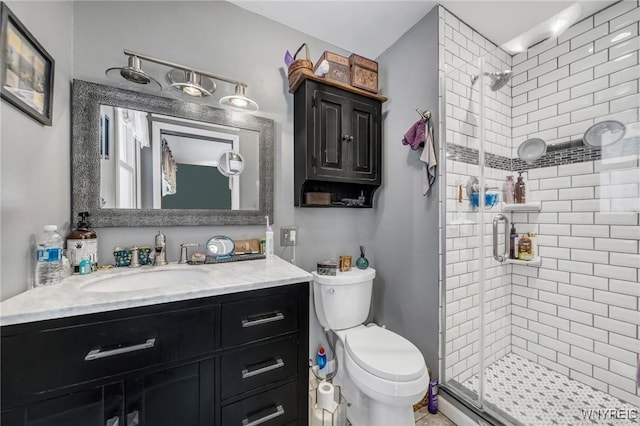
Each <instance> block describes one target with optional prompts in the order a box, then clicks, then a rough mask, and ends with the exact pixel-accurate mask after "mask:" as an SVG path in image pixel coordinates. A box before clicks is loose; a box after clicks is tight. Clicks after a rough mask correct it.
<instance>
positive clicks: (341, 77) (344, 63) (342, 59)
mask: <svg viewBox="0 0 640 426" xmlns="http://www.w3.org/2000/svg"><path fill="white" fill-rule="evenodd" d="M325 59H326V60H327V62H329V72H328V73H326V74H325V76H324V78H326V79H328V80H334V81H339V82H340V83H344V84H350V83H351V76H350V75H349V58H347V57H346V56H342V55H338V54H337V53H333V52H329V51H328V50H325V51H324V53H323V54H322V56H320V59H318V61H317V62H316V66H315V68H314V69H313V71H314V72H315V71H316V69H317V68H318V66H319V65H320V63H321V62H322V61H323V60H325Z"/></svg>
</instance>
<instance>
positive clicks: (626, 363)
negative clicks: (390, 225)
mask: <svg viewBox="0 0 640 426" xmlns="http://www.w3.org/2000/svg"><path fill="white" fill-rule="evenodd" d="M639 18H640V9H639V8H638V3H637V2H635V1H634V2H629V1H625V2H620V3H617V4H615V5H613V6H611V7H609V8H607V9H604V10H602V11H600V12H599V13H597V14H595V15H594V16H591V17H589V18H587V19H586V20H584V21H581V22H580V23H578V24H576V25H574V26H573V27H571V28H570V29H569V30H568V31H567V32H565V34H563V35H562V36H561V37H560V38H559V39H557V40H554V41H551V42H543V43H540V44H538V45H537V46H534V47H533V48H531V49H529V51H528V52H526V53H524V54H519V55H515V56H513V57H511V56H508V55H507V54H506V53H504V52H502V51H501V50H499V49H497V48H496V47H495V46H494V45H493V44H492V43H491V42H489V41H488V40H486V39H484V37H482V36H481V35H480V34H478V33H477V32H475V31H473V30H472V29H470V28H469V27H467V26H466V25H465V24H464V23H463V22H461V21H460V20H458V19H457V18H456V17H455V16H454V15H452V14H450V13H449V12H448V11H446V10H445V9H444V8H442V7H440V68H441V76H445V77H444V79H445V87H444V88H441V91H442V92H441V96H442V104H441V109H442V110H445V108H446V118H445V120H446V122H445V123H441V124H443V126H446V140H447V144H448V147H444V148H443V147H441V148H442V151H441V153H440V154H441V158H442V157H443V156H444V155H447V163H446V176H441V177H446V180H445V185H446V188H445V189H446V194H447V197H446V200H445V201H444V202H445V203H446V212H447V215H446V224H441V226H442V227H443V228H442V229H443V231H442V232H446V237H447V238H446V247H445V249H446V266H445V270H443V271H441V275H440V276H443V274H446V302H447V306H446V324H445V325H444V326H445V329H446V333H445V339H446V341H445V347H444V348H442V349H441V350H442V351H443V353H442V354H441V355H442V357H445V358H446V359H445V361H446V367H447V370H446V377H447V380H452V379H453V380H456V381H458V382H462V381H464V380H466V378H468V377H469V376H470V375H473V374H477V372H478V371H477V370H478V366H479V359H478V350H479V343H478V333H479V331H478V323H479V318H478V301H479V293H478V291H479V284H478V283H479V262H478V260H477V259H478V258H479V253H480V249H479V247H478V246H479V241H478V240H479V237H478V235H479V232H480V230H481V229H480V227H479V226H478V225H464V224H463V225H456V224H455V222H454V221H456V220H457V221H462V220H465V219H467V220H472V221H474V222H476V223H477V219H478V213H477V212H473V211H472V210H471V209H470V208H469V205H468V201H467V200H465V203H463V204H462V206H460V205H458V203H457V195H458V191H457V185H458V184H459V183H465V182H466V181H467V180H468V178H469V176H473V175H475V176H478V172H479V169H478V166H477V150H478V149H479V146H478V127H479V126H478V120H479V115H478V108H479V102H478V96H479V93H478V90H477V87H478V83H477V82H476V84H475V85H473V88H472V87H471V81H470V77H469V75H475V74H474V73H477V67H476V64H474V63H473V61H472V63H468V61H470V60H473V59H475V58H477V57H478V56H484V57H485V58H486V60H487V64H488V67H489V68H490V69H489V70H488V71H489V72H492V71H497V70H502V69H509V68H512V69H513V72H514V75H513V79H512V81H511V84H512V87H509V86H506V87H505V88H503V89H501V90H500V91H498V92H497V93H496V92H491V91H490V90H487V91H486V93H487V95H488V97H489V100H488V101H487V109H488V112H487V114H486V118H487V124H486V127H487V132H488V133H493V134H491V135H489V134H488V135H487V138H486V144H485V146H484V148H485V151H486V152H487V155H486V157H485V161H486V162H487V165H489V166H490V167H487V168H486V179H487V185H489V186H500V187H502V185H503V182H504V180H505V176H506V175H507V174H511V172H509V171H508V169H509V167H505V157H506V159H509V158H510V159H512V165H511V168H512V169H520V168H526V169H529V179H528V182H527V189H528V196H529V199H531V200H540V201H541V202H542V210H541V212H539V213H512V214H510V217H511V219H512V220H513V221H515V222H516V224H517V228H518V232H519V233H522V232H528V231H531V232H535V233H537V234H538V235H539V237H538V243H539V248H540V256H541V259H542V266H541V267H540V268H532V267H527V266H518V265H513V266H511V265H508V266H505V265H499V264H497V263H496V262H495V261H493V260H492V259H490V252H489V247H485V248H484V254H485V256H486V257H485V259H486V262H487V263H486V264H487V266H488V268H487V269H486V276H487V281H486V292H485V300H486V301H487V303H488V309H487V311H488V314H487V333H488V339H487V349H486V353H487V355H486V356H487V358H488V362H489V363H490V362H492V360H495V359H497V358H499V357H500V356H502V355H504V354H505V353H508V352H510V351H513V352H515V353H517V354H519V355H521V356H524V357H527V358H529V359H531V360H534V361H536V362H539V363H540V364H542V365H545V366H547V367H549V368H552V369H554V370H556V371H559V372H561V373H563V374H567V375H568V376H570V377H572V378H574V379H576V380H579V381H581V382H583V383H586V384H588V385H591V386H594V387H597V388H599V389H602V390H604V391H606V392H609V393H611V394H612V395H614V396H616V397H619V398H621V399H623V400H625V401H627V402H630V403H632V404H635V405H639V406H640V393H639V392H640V391H639V388H638V387H637V386H635V384H634V380H635V368H636V366H637V363H638V362H639V358H638V357H639V354H638V353H639V352H640V335H639V333H640V310H639V309H640V284H638V281H639V279H640V242H639V241H640V222H639V218H638V212H639V211H640V192H639V187H640V164H639V160H638V149H637V147H638V146H640V139H638V138H639V132H638V116H639V107H640V95H639V94H638V93H639V92H638V89H639V87H640V79H639V76H640V65H638V51H639V50H640V37H639V36H638V20H639ZM627 33H628V34H627ZM467 51H473V52H474V53H473V54H472V55H471V57H469V55H468V54H467ZM476 52H477V54H476ZM491 52H494V53H493V54H492V53H491ZM604 119H615V120H619V121H621V122H623V123H625V124H626V125H627V126H628V131H627V133H628V137H627V140H626V141H625V142H624V143H626V145H627V146H631V147H632V148H633V147H635V149H631V150H630V151H629V150H627V149H625V150H621V149H620V145H618V147H617V148H615V146H614V147H612V148H611V149H603V150H602V151H599V150H598V151H595V152H594V150H590V149H588V148H584V147H580V146H576V147H572V148H570V149H567V150H566V151H556V152H554V153H552V154H553V155H549V154H548V155H546V156H545V157H544V158H543V159H541V160H539V161H537V162H536V163H534V164H526V163H523V162H521V161H520V160H519V159H517V148H518V146H519V145H520V143H522V142H523V141H524V140H526V139H528V138H531V137H541V138H543V139H545V140H546V141H547V143H549V144H557V143H562V142H567V141H572V140H576V139H581V138H582V136H583V134H584V131H585V130H586V129H587V128H588V127H589V126H591V125H592V124H594V123H596V122H599V121H601V120H604ZM441 129H442V131H445V130H444V127H442V128H441ZM634 132H635V133H634ZM441 134H442V133H441ZM634 134H635V136H634ZM505 148H506V149H505ZM445 149H446V151H447V152H444V150H445ZM474 155H475V157H474ZM549 166H551V167H549ZM499 211H500V210H499V208H497V207H494V208H493V209H492V210H491V211H490V212H489V213H487V214H488V215H490V216H488V217H485V223H486V222H489V221H490V218H491V216H493V215H494V214H495V213H497V212H499ZM445 225H446V226H445ZM487 231H488V229H485V232H487ZM485 235H488V234H485ZM500 241H502V238H501V239H500ZM487 242H490V238H487ZM441 252H442V250H441ZM441 254H442V253H441ZM441 285H445V282H444V281H443V282H441ZM512 306H513V309H512Z"/></svg>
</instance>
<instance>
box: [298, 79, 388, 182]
mask: <svg viewBox="0 0 640 426" xmlns="http://www.w3.org/2000/svg"><path fill="white" fill-rule="evenodd" d="M313 99H314V101H313V103H314V108H313V110H314V116H313V126H314V131H313V135H314V149H313V152H314V154H313V155H314V158H313V159H312V164H311V166H312V167H311V171H310V173H309V176H310V178H311V179H322V178H327V177H331V178H335V177H339V178H340V179H341V180H342V181H345V182H366V183H375V182H376V180H377V179H378V172H377V169H378V168H377V166H378V161H379V157H380V152H381V147H380V142H379V141H380V135H379V134H378V129H379V125H378V124H379V117H378V109H379V108H377V107H376V103H375V102H363V101H360V100H358V99H356V98H355V97H354V96H352V95H351V94H349V93H346V94H345V96H341V95H338V94H336V93H332V92H327V91H323V90H315V91H314V96H313ZM314 165H315V166H314Z"/></svg>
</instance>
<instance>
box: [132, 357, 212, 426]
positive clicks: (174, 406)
mask: <svg viewBox="0 0 640 426" xmlns="http://www.w3.org/2000/svg"><path fill="white" fill-rule="evenodd" d="M213 371H214V370H213V360H211V361H204V362H201V363H193V364H188V365H183V366H180V367H176V368H171V369H167V370H162V371H159V372H157V373H152V374H147V375H145V376H142V377H139V378H136V379H132V380H128V381H127V382H126V385H125V395H126V402H125V413H126V414H125V419H126V422H125V424H126V425H127V426H165V425H166V426H175V425H185V426H199V425H212V424H213V408H214V407H213V404H212V403H211V401H213V397H212V395H213V389H214V384H213Z"/></svg>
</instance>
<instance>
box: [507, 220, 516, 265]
mask: <svg viewBox="0 0 640 426" xmlns="http://www.w3.org/2000/svg"><path fill="white" fill-rule="evenodd" d="M517 237H518V233H517V232H516V224H515V223H512V224H511V233H510V234H509V259H517V257H518V256H517V255H518V250H517V248H516V238H517Z"/></svg>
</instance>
